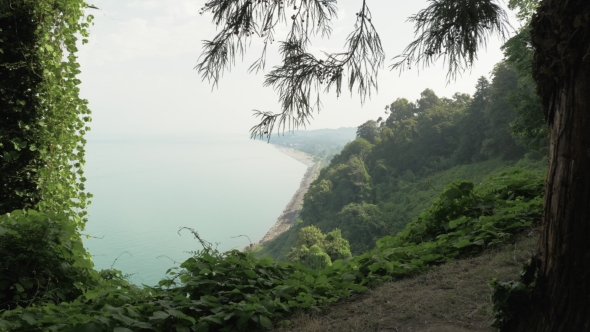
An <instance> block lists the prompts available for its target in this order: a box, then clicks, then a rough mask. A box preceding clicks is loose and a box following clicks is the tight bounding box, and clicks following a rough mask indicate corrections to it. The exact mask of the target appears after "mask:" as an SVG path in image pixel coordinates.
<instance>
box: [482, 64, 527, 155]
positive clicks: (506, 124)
mask: <svg viewBox="0 0 590 332" xmlns="http://www.w3.org/2000/svg"><path fill="white" fill-rule="evenodd" d="M493 74H494V77H493V79H492V84H491V86H490V103H489V104H488V105H487V107H486V109H485V116H486V118H487V120H488V123H489V129H488V131H487V132H486V139H485V140H484V141H483V142H482V148H481V149H482V152H483V154H486V155H488V156H491V157H493V156H500V157H502V158H505V159H519V158H521V157H522V156H523V154H524V153H525V151H526V150H525V149H524V147H522V146H520V145H519V144H518V142H517V141H516V140H515V138H514V137H513V136H512V135H511V133H510V124H511V123H512V122H513V121H514V120H515V119H516V116H517V114H516V112H515V111H514V109H513V108H512V105H511V104H510V103H509V102H508V98H509V96H510V95H511V93H512V92H513V91H515V90H516V89H517V86H518V79H517V75H516V72H515V71H514V69H512V68H511V67H510V66H509V65H507V64H506V63H504V62H500V63H498V64H496V67H495V68H494V71H493Z"/></svg>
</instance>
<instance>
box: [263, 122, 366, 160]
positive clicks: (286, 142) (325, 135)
mask: <svg viewBox="0 0 590 332" xmlns="http://www.w3.org/2000/svg"><path fill="white" fill-rule="evenodd" d="M356 129H357V128H355V127H351V128H338V129H317V130H297V131H295V132H285V133H284V134H282V133H281V134H278V135H274V136H271V138H270V143H271V144H275V145H280V146H285V147H289V148H292V149H296V150H299V151H303V152H305V153H307V154H310V155H312V156H313V157H314V160H315V161H319V160H322V159H325V158H326V159H328V160H329V159H330V158H331V157H332V156H333V155H335V154H337V153H339V152H340V151H342V148H344V146H345V145H346V144H347V143H348V142H350V141H353V140H354V139H355V138H356Z"/></svg>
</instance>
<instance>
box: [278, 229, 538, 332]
mask: <svg viewBox="0 0 590 332" xmlns="http://www.w3.org/2000/svg"><path fill="white" fill-rule="evenodd" d="M538 237H539V232H538V230H537V229H530V230H528V231H527V232H525V233H524V234H520V235H518V236H516V237H515V238H514V242H513V243H506V245H504V246H503V247H501V248H495V249H491V250H488V251H486V252H484V253H483V254H481V255H479V256H476V257H471V258H467V259H462V260H457V261H454V262H451V263H447V264H444V265H441V266H438V267H435V268H432V269H430V270H429V271H427V272H426V273H424V274H422V275H418V276H415V277H412V278H407V279H403V280H399V281H394V282H388V283H385V284H383V285H381V286H378V287H376V288H374V289H372V290H370V291H368V292H365V293H362V294H360V295H357V296H354V297H352V298H349V299H346V300H344V301H341V302H338V303H335V304H333V305H331V306H329V307H327V308H325V309H324V310H323V311H322V312H300V313H297V314H296V315H295V316H294V318H292V319H291V322H292V325H291V326H290V327H289V328H280V329H277V331H301V332H316V331H318V332H319V331H338V332H347V331H396V332H402V331H408V332H409V331H441V332H445V331H449V332H450V331H495V329H493V328H491V327H490V323H491V321H492V320H493V315H492V313H491V307H492V304H491V301H490V294H491V289H490V287H489V286H488V283H489V281H490V280H492V279H493V278H497V279H498V280H512V279H517V276H518V274H519V273H520V271H521V267H522V264H524V263H525V262H526V261H528V259H529V258H530V257H531V254H532V252H533V250H534V249H535V245H536V242H537V240H538Z"/></svg>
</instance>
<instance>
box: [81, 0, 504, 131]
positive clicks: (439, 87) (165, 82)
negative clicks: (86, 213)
mask: <svg viewBox="0 0 590 332" xmlns="http://www.w3.org/2000/svg"><path fill="white" fill-rule="evenodd" d="M205 2H206V1H205V0H94V1H93V2H92V1H89V3H92V4H93V5H94V6H96V7H98V8H99V9H98V10H96V9H88V10H87V14H92V15H94V17H95V19H94V25H93V26H92V27H91V29H90V38H89V43H88V44H86V45H82V46H80V50H79V53H78V56H79V58H78V60H79V63H80V65H81V70H82V74H80V79H81V81H82V85H81V96H82V98H85V99H87V100H88V101H89V107H90V109H91V110H92V118H93V121H92V123H91V124H90V126H91V128H92V130H91V132H90V134H89V138H90V139H92V138H104V137H113V136H128V135H132V136H144V135H156V136H174V135H194V134H207V135H211V134H232V133H233V134H244V135H247V134H248V131H249V129H250V128H251V127H252V126H254V125H255V124H256V123H257V122H256V119H255V118H254V117H253V115H252V114H253V113H252V110H254V109H257V110H260V111H270V112H279V111H280V104H279V100H278V96H277V95H276V94H275V92H274V91H273V90H272V88H268V87H267V88H265V87H263V81H264V73H258V74H248V73H247V69H248V67H249V65H250V64H251V63H252V62H253V61H254V60H255V59H256V57H257V55H258V54H259V52H260V50H261V47H260V46H261V45H262V44H261V42H260V41H258V40H254V41H253V42H252V44H251V48H250V49H249V52H248V54H247V55H246V56H245V58H244V59H243V61H242V59H238V61H236V66H235V67H233V68H232V69H231V72H226V73H225V75H224V76H223V78H222V79H221V81H220V83H219V86H218V87H215V88H213V87H212V86H211V84H210V83H208V82H207V81H202V79H201V76H200V74H199V73H198V72H197V71H196V70H194V67H195V65H196V64H197V60H198V58H199V55H200V54H201V45H202V41H203V40H207V39H212V38H213V37H214V36H215V34H216V28H215V26H214V25H213V24H212V23H211V16H210V15H208V14H204V15H200V14H199V10H200V8H202V7H203V5H204V4H205ZM360 5H361V1H360V0H356V1H340V2H339V13H338V19H337V20H336V21H335V22H334V24H333V27H334V31H333V34H332V36H331V37H330V38H329V39H328V40H326V39H324V40H322V39H319V38H317V39H315V40H314V44H313V48H314V50H316V51H320V50H321V51H327V52H337V51H340V50H342V49H343V46H344V42H345V39H346V36H347V35H348V34H349V33H350V31H352V29H353V25H354V18H355V13H356V12H358V10H359V9H360ZM368 5H369V7H370V8H371V10H372V13H373V20H372V22H373V24H374V25H375V26H376V28H377V31H378V32H379V33H380V37H381V41H382V43H383V48H384V51H385V54H386V62H385V66H384V68H382V70H381V71H380V73H379V77H378V78H379V79H378V86H379V90H378V93H377V94H373V96H372V97H371V98H370V99H369V100H367V101H366V102H365V103H364V104H361V102H360V99H359V98H358V97H357V96H355V95H354V94H353V95H351V94H350V93H349V92H348V91H345V92H344V93H343V94H342V95H341V96H340V97H338V98H337V96H336V95H335V93H331V94H326V95H323V96H322V103H323V109H322V111H321V112H320V113H319V114H316V115H314V118H313V119H312V120H311V123H310V124H309V125H308V126H307V127H306V129H320V128H340V127H357V126H359V125H360V124H362V123H364V122H365V121H367V120H370V119H373V120H376V119H377V118H378V117H385V116H386V115H385V114H384V111H385V105H388V104H390V103H391V102H393V101H394V100H395V99H397V98H401V97H403V98H407V99H409V100H416V99H418V98H419V96H420V92H422V91H423V90H424V89H426V88H430V89H433V90H434V91H435V92H436V94H437V95H438V96H439V97H441V96H446V97H451V96H452V95H453V94H454V93H455V92H463V93H469V94H472V93H473V91H474V87H475V84H476V81H477V79H478V78H479V77H480V76H487V77H489V76H490V73H491V71H492V69H493V67H494V65H495V64H496V63H497V62H499V61H500V60H501V59H502V52H501V50H500V46H501V45H502V40H501V39H500V38H499V37H497V36H492V37H491V39H490V40H489V43H488V45H487V47H486V48H485V49H483V50H482V51H481V52H480V53H479V54H478V60H477V61H476V62H475V64H474V66H473V68H472V69H471V70H470V71H468V72H465V73H464V74H463V75H462V76H461V77H458V78H457V79H456V80H455V81H452V82H450V83H448V82H447V79H446V68H445V67H444V66H443V63H442V62H439V63H436V64H435V66H433V67H431V68H426V69H420V70H418V69H416V68H412V69H411V70H407V71H405V72H402V73H401V74H400V73H399V72H398V71H390V70H389V68H388V66H389V65H390V64H392V63H393V61H392V60H391V59H392V58H393V57H395V56H396V55H398V54H400V53H402V51H403V50H404V48H405V47H406V45H407V44H409V43H410V42H411V41H412V40H413V37H414V34H413V24H412V23H410V22H406V20H407V18H408V17H409V16H411V15H413V14H416V13H417V12H418V11H419V10H420V9H423V8H425V7H426V5H427V1H426V0H412V1H402V0H388V1H385V0H373V1H369V3H368ZM285 31H286V27H283V28H281V29H280V30H279V34H278V38H277V39H280V36H281V33H283V35H284V32H285ZM276 44H277V43H275V44H274V47H275V48H274V49H273V48H271V49H269V56H268V61H267V67H266V72H268V71H269V70H270V69H271V68H272V66H273V65H275V64H278V61H279V60H280V58H279V56H278V54H277V52H276V51H277V48H276Z"/></svg>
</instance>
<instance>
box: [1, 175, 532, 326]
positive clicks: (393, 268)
mask: <svg viewBox="0 0 590 332" xmlns="http://www.w3.org/2000/svg"><path fill="white" fill-rule="evenodd" d="M492 182H495V181H492ZM542 187H543V179H542V177H540V176H535V175H534V174H532V173H531V172H527V171H523V170H515V171H512V172H506V173H503V174H501V175H500V176H498V183H489V184H487V185H483V186H480V187H478V188H476V187H474V185H473V184H472V183H469V182H465V181H459V182H455V183H453V184H451V185H449V186H447V187H446V188H445V190H444V191H443V192H441V193H440V195H439V197H438V198H437V199H436V200H435V201H434V203H433V204H432V207H431V208H430V209H428V210H427V211H425V212H424V213H422V214H421V215H420V217H419V218H418V219H416V220H415V221H414V222H412V223H410V224H409V225H408V226H407V227H406V228H405V229H404V230H403V231H402V232H400V233H399V234H398V235H397V236H386V237H383V238H381V239H380V240H378V241H377V247H376V248H374V249H372V250H371V251H369V252H367V253H365V254H363V255H361V256H358V257H354V258H352V259H349V260H346V261H342V260H336V261H334V262H333V263H332V265H330V266H327V267H325V268H323V269H321V270H313V269H310V268H307V267H305V266H304V265H302V264H298V263H287V262H283V263H276V262H274V261H273V260H272V259H270V258H263V259H256V258H254V256H252V255H251V254H249V253H243V252H239V251H237V250H233V251H228V252H224V253H220V252H218V251H216V250H215V249H212V248H211V247H209V246H208V245H207V244H206V243H205V248H204V249H203V250H200V251H197V252H195V253H194V255H193V256H192V257H191V258H189V259H187V260H186V261H185V262H183V263H182V264H181V266H180V269H170V270H169V271H168V272H167V273H168V275H169V277H170V278H169V279H165V280H162V281H160V283H159V286H157V287H145V288H143V289H139V288H137V287H135V286H133V285H129V284H128V283H127V282H126V281H125V280H124V279H123V276H121V274H120V272H118V271H111V270H108V271H101V273H100V274H99V280H98V283H97V286H96V287H92V288H90V289H88V290H86V291H85V292H84V293H83V294H82V295H80V296H79V297H78V298H76V299H75V300H73V301H68V302H65V301H64V302H61V303H59V304H54V303H47V304H44V305H37V306H29V307H27V308H24V307H17V308H14V309H12V310H0V328H1V329H3V330H6V331H25V330H50V331H86V330H87V331H137V330H150V331H174V330H176V331H236V330H239V331H244V330H252V329H254V328H256V327H258V328H268V329H270V328H272V327H273V326H274V324H275V323H277V322H278V324H281V325H288V321H287V320H284V319H285V317H286V315H288V314H290V313H292V312H293V310H295V309H306V308H314V307H318V306H321V305H324V304H327V303H331V302H334V301H338V300H339V299H342V298H344V297H347V296H349V295H351V294H352V293H354V292H359V291H363V290H364V289H366V286H367V285H371V284H374V283H376V282H380V281H382V280H389V279H392V278H403V277H406V276H409V275H412V274H415V273H419V272H421V271H424V270H425V269H427V268H428V267H429V266H432V265H437V264H441V263H444V262H445V261H448V260H452V259H456V258H460V257H463V256H465V255H473V254H476V253H478V252H481V251H482V250H483V249H484V248H487V247H490V246H493V245H497V244H502V243H505V241H507V240H508V239H509V237H510V235H511V234H513V233H516V232H518V231H520V230H522V229H526V228H527V227H528V226H529V225H531V224H532V223H533V222H536V221H538V219H539V218H540V215H541V205H542V202H541V197H540V196H538V195H536V194H537V193H539V192H540V191H541V190H540V189H539V188H542ZM72 229H73V227H72ZM308 233H309V234H307V235H309V236H307V235H306V236H305V237H303V238H302V240H301V241H303V242H302V243H308V244H311V243H312V242H314V241H319V240H330V241H335V240H338V239H339V238H340V239H341V237H339V234H338V233H330V234H327V235H325V236H321V235H320V234H321V233H319V232H318V231H317V229H313V228H310V229H309V232H308ZM336 242H337V241H336ZM311 247H312V248H313V247H315V248H314V249H311V248H310V249H309V250H310V251H312V252H315V253H320V251H321V250H322V249H321V248H319V246H318V245H317V244H313V245H311ZM315 257H316V258H318V259H321V257H324V260H325V256H323V255H321V254H316V255H315Z"/></svg>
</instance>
